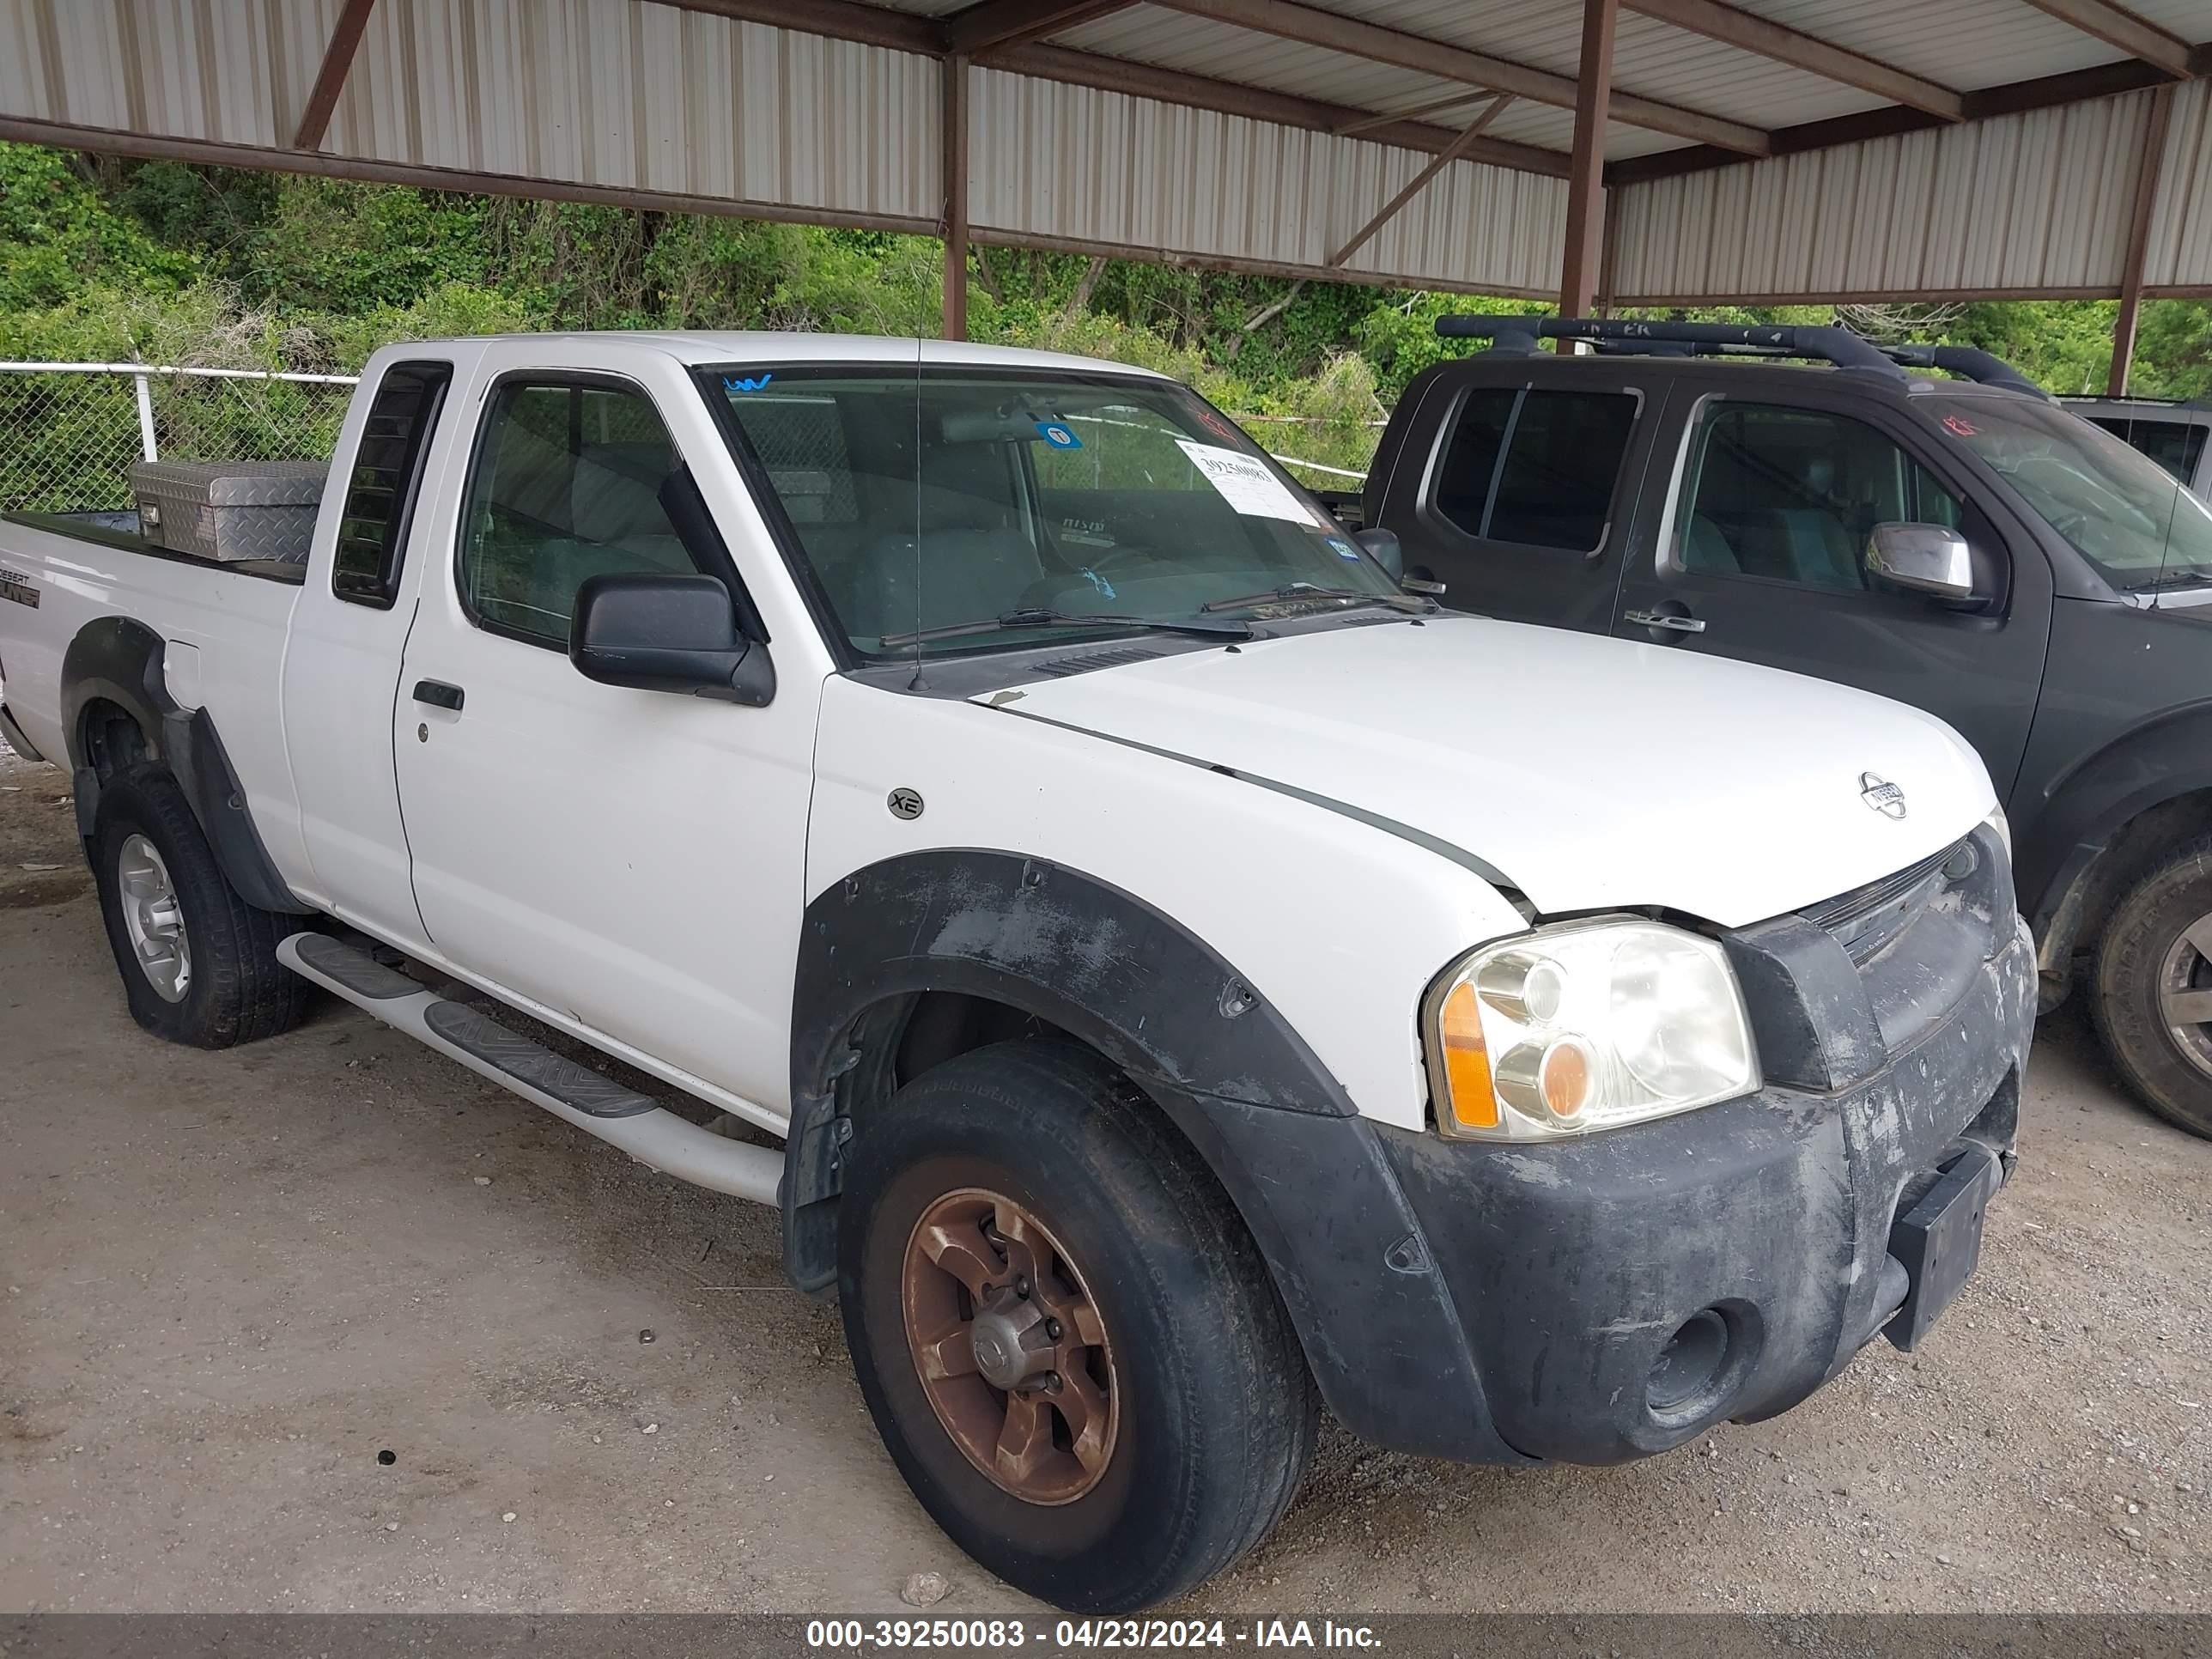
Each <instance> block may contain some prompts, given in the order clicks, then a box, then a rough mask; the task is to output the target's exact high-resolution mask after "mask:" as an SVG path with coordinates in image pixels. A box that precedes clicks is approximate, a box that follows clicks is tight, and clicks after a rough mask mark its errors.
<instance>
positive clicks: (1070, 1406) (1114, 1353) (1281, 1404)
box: [838, 1041, 1319, 1613]
mask: <svg viewBox="0 0 2212 1659" xmlns="http://www.w3.org/2000/svg"><path fill="white" fill-rule="evenodd" d="M841 1211H842V1214H841V1221H840V1226H839V1237H838V1255H839V1261H838V1288H839V1291H840V1295H841V1298H842V1308H843V1316H844V1322H845V1334H846V1339H847V1341H848V1344H849V1346H850V1347H851V1349H852V1352H853V1361H854V1369H855V1370H857V1372H858V1373H859V1376H860V1390H861V1393H862V1394H863V1395H864V1396H865V1397H866V1400H867V1402H868V1409H869V1411H870V1413H872V1415H873V1416H874V1418H875V1421H876V1426H877V1429H878V1431H880V1432H881V1434H882V1435H883V1437H884V1443H885V1445H886V1446H888V1447H889V1449H890V1453H891V1456H892V1458H893V1459H894V1460H895V1461H896V1462H897V1464H898V1467H899V1471H900V1473H901V1474H903V1475H904V1476H905V1477H906V1480H907V1484H908V1486H911V1487H912V1488H913V1489H914V1492H915V1496H916V1497H917V1498H920V1499H921V1504H922V1506H923V1507H924V1508H925V1509H927V1510H928V1511H929V1513H930V1514H931V1516H933V1517H934V1518H935V1520H936V1521H937V1522H938V1524H939V1526H941V1527H942V1528H945V1532H946V1533H947V1534H950V1535H951V1538H952V1540H953V1541H954V1542H955V1543H957V1544H958V1545H959V1546H960V1547H961V1548H963V1550H965V1551H967V1553H969V1555H971V1556H973V1557H974V1558H975V1559H976V1560H977V1561H979V1562H981V1564H982V1565H984V1566H986V1567H987V1568H989V1569H990V1570H991V1571H993V1572H995V1573H996V1574H998V1575H999V1576H1000V1577H1001V1578H1004V1579H1006V1581H1007V1582H1008V1583H1012V1584H1013V1585H1015V1586H1016V1587H1018V1588H1019V1589H1024V1590H1026V1591H1028V1592H1029V1593H1030V1594H1031V1595H1036V1596H1038V1597H1040V1598H1042V1600H1044V1601H1049V1602H1052V1603H1054V1605H1056V1606H1059V1607H1066V1608H1069V1609H1071V1610H1073V1611H1078V1612H1085V1613H1122V1612H1128V1611H1132V1610H1133V1609H1136V1608H1139V1607H1149V1606H1151V1605H1152V1604H1153V1603H1154V1602H1157V1601H1162V1600H1164V1599H1165V1598H1166V1597H1169V1596H1170V1595H1176V1594H1177V1593H1178V1592H1180V1591H1182V1590H1185V1589H1189V1588H1190V1587H1192V1586H1193V1585H1194V1584H1197V1583H1200V1581H1202V1580H1204V1579H1206V1578H1208V1577H1212V1575H1213V1574H1214V1573H1216V1572H1218V1571H1221V1570H1222V1569H1223V1568H1225V1567H1226V1566H1227V1565H1229V1564H1230V1563H1231V1562H1232V1561H1234V1560H1236V1559H1237V1558H1238V1557H1239V1556H1241V1555H1243V1553H1245V1552H1246V1551H1247V1550H1249V1549H1250V1548H1251V1547H1253V1546H1254V1545H1255V1544H1257V1543H1258V1542H1259V1541H1261V1539H1262V1538H1264V1537H1265V1536H1267V1533H1268V1532H1269V1531H1270V1530H1271V1529H1272V1528H1273V1526H1274V1524H1275V1522H1277V1521H1278V1520H1279V1519H1280V1517H1281V1516H1282V1514H1283V1511H1284V1510H1285V1509H1287V1508H1288V1507H1289V1505H1290V1502H1291V1498H1292V1496H1293V1495H1294V1494H1295V1493H1296V1492H1297V1486H1298V1481H1299V1480H1300V1479H1301V1478H1302V1476H1303V1475H1304V1470H1305V1466H1306V1462H1307V1460H1308V1459H1309V1457H1310V1455H1311V1452H1312V1449H1313V1443H1314V1438H1315V1435H1316V1426H1317V1424H1318V1420H1319V1407H1318V1403H1317V1401H1316V1395H1315V1390H1314V1386H1313V1383H1312V1379H1311V1377H1310V1374H1309V1373H1308V1371H1307V1370H1306V1365H1305V1359H1304V1354H1303V1353H1302V1352H1300V1350H1299V1347H1298V1344H1297V1335H1296V1333H1295V1332H1294V1331H1293V1330H1292V1328H1291V1322H1290V1319H1289V1316H1288V1315H1287V1314H1286V1313H1285V1311H1284V1309H1283V1306H1282V1303H1281V1301H1280V1299H1279V1297H1277V1295H1276V1293H1275V1290H1274V1286H1273V1283H1272V1281H1271V1280H1270V1279H1268V1277H1267V1267H1266V1265H1265V1264H1264V1263H1263V1262H1262V1261H1261V1259H1260V1254H1259V1250H1258V1249H1257V1247H1256V1246H1255V1244H1254V1243H1253V1242H1252V1239H1251V1236H1250V1235H1249V1233H1248V1232H1247V1231H1245V1229H1244V1226H1243V1221H1242V1220H1241V1219H1240V1218H1239V1217H1238V1216H1237V1213H1236V1211H1235V1209H1234V1208H1233V1207H1232V1206H1231V1204H1230V1202H1229V1200H1228V1198H1227V1196H1226V1195H1225V1194H1223V1192H1222V1191H1221V1189H1220V1188H1219V1187H1218V1184H1216V1182H1214V1180H1213V1178H1212V1175H1211V1174H1210V1173H1209V1172H1208V1171H1207V1170H1205V1168H1204V1167H1203V1166H1202V1165H1200V1164H1199V1163H1198V1161H1197V1160H1196V1159H1195V1158H1194V1156H1193V1155H1192V1153H1191V1152H1190V1150H1189V1149H1188V1146H1185V1145H1184V1144H1183V1143H1182V1141H1181V1140H1180V1139H1178V1138H1177V1137H1176V1135H1175V1134H1174V1133H1173V1132H1172V1131H1171V1130H1170V1128H1169V1127H1167V1125H1166V1124H1165V1123H1164V1122H1163V1121H1161V1120H1160V1119H1159V1118H1158V1115H1157V1114H1156V1113H1155V1111H1154V1109H1153V1108H1152V1106H1151V1105H1150V1103H1147V1102H1146V1101H1145V1100H1144V1099H1143V1098H1142V1097H1140V1096H1139V1094H1138V1093H1137V1091H1135V1089H1134V1088H1133V1086H1132V1085H1130V1084H1129V1082H1128V1081H1127V1079H1125V1078H1123V1077H1122V1076H1121V1074H1120V1073H1116V1072H1115V1071H1114V1070H1113V1069H1112V1068H1111V1067H1109V1066H1106V1065H1105V1064H1104V1063H1103V1061H1101V1060H1097V1058H1096V1057H1094V1056H1092V1055H1091V1054H1089V1053H1088V1052H1087V1051H1086V1050H1083V1049H1080V1048H1075V1047H1073V1045H1069V1044H1065V1043H1057V1042H1036V1041H1024V1042H1005V1043H999V1044H995V1045H994V1046H992V1047H990V1048H981V1049H977V1050H975V1052H974V1053H971V1054H963V1055H962V1056H960V1057H959V1058H957V1059H956V1060H949V1061H947V1062H946V1063H945V1064H944V1065H942V1066H938V1067H936V1068H934V1069H933V1070H931V1071H929V1072H927V1073H923V1074H922V1075H921V1077H919V1078H917V1079H915V1080H914V1081H913V1082H911V1083H909V1084H908V1085H906V1086H905V1087H904V1088H902V1089H901V1090H900V1091H898V1093H897V1095H896V1097H894V1098H893V1099H892V1101H891V1102H890V1105H889V1106H888V1107H887V1108H886V1109H885V1111H884V1114H883V1115H881V1116H880V1117H878V1118H877V1119H875V1120H874V1121H871V1122H869V1123H867V1124H866V1125H865V1126H864V1127H863V1129H862V1132H861V1133H860V1136H859V1138H858V1139H856V1140H855V1141H854V1145H853V1152H852V1157H851V1163H850V1165H849V1169H848V1177H847V1181H846V1186H845V1192H844V1197H843V1200H842V1206H841Z"/></svg>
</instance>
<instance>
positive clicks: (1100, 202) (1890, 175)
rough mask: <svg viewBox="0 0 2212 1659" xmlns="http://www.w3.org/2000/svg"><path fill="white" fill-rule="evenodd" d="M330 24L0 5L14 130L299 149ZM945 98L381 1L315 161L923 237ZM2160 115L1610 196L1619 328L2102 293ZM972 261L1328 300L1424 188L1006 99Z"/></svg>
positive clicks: (1478, 263) (1521, 232) (1537, 228)
mask: <svg viewBox="0 0 2212 1659" xmlns="http://www.w3.org/2000/svg"><path fill="white" fill-rule="evenodd" d="M339 7H340V0H0V115H5V116H12V117H17V118H24V119H27V120H32V121H42V122H56V123H66V124H70V125H76V126H82V127H90V128H100V129H107V130H111V131H125V132H130V133H137V134H150V135H157V136H160V137H172V138H182V139H188V140H196V141H201V142H208V143H227V144H234V145H244V146H249V147H251V148H252V149H255V150H258V151H262V152H273V151H281V150H283V149H284V148H285V147H287V146H288V145H289V142H290V138H291V136H292V133H293V131H294V130H295V127H296V125H297V123H298V121H299V118H300V112H301V110H302V109H303V108H304V106H305V105H306V103H307V94H308V89H309V88H310V87H311V86H312V85H313V80H314V76H315V72H316V70H317V68H318V66H319V63H320V61H321V58H322V52H323V48H324V46H325V42H326V41H327V40H328V39H329V37H330V33H331V27H332V25H333V24H334V23H335V21H337V14H338V10H339ZM938 98H939V69H938V66H937V64H935V63H934V62H933V61H932V60H930V59H928V58H923V57H920V56H917V55H914V54H911V53H905V52H892V51H887V50H884V49H882V48H879V47H873V46H860V45H856V44H853V43H850V42H843V41H834V40H827V39H824V38H823V37H821V36H818V35H812V34H808V33H804V32H800V31H796V30H786V29H779V28H773V27H767V26H764V25H759V24H751V23H739V22H735V21H731V20H729V19H726V18H722V17H717V16H714V15H708V14H706V13H703V12H699V11H690V10H684V9H678V8H676V7H673V6H668V5H654V4H638V3H631V0H380V3H379V4H378V5H377V6H376V7H375V9H374V10H373V11H372V12H371V14H370V21H369V27H368V34H367V36H366V38H365V39H364V40H363V43H362V52H361V55H360V57H359V58H358V59H357V60H356V64H355V65H354V68H353V71H352V74H351V76H350V77H349V80H348V82H347V84H346V90H345V93H344V95H343V98H342V99H341V100H340V102H339V105H338V107H337V111H336V112H335V114H334V116H333V118H332V120H331V127H330V131H329V133H328V135H327V137H326V139H325V144H324V149H325V153H326V154H328V155H332V156H337V157H341V158H352V159H356V160H359V161H366V162H371V163H377V164H381V165H384V166H386V167H406V168H414V167H422V168H439V169H452V170H455V171H458V172H460V173H473V174H479V175H494V176H497V177H503V178H508V179H529V180H537V181H540V182H542V183H544V184H546V185H550V186H554V187H556V188H557V187H558V186H562V185H570V186H580V187H585V188H590V189H598V190H603V191H626V190H640V191H658V192H663V193H665V194H667V195H670V196H672V197H678V198H688V199H689V200H690V202H692V203H695V204H728V205H729V206H730V207H731V208H732V210H736V211H739V212H744V211H764V212H770V213H780V214H782V215H786V216H800V217H803V216H809V215H817V216H832V217H836V216H848V217H851V218H856V219H858V220H860V221H861V222H869V223H879V224H884V225H889V226H892V227H896V228H928V227H930V226H932V225H933V224H934V223H935V222H936V221H937V219H938V216H939V211H940V208H941V200H942V186H941V184H940V181H939V178H938V167H937V135H938V129H939V113H938ZM2149 105H2150V94H2148V93H2139V94H2130V95H2127V96H2124V97H2118V98H2109V99H2103V100H2096V101H2093V102H2089V103H2084V104H2078V105H2074V106H2069V107H2067V108H2063V109H2057V110H2050V111H2044V112H2037V113H2033V114H2029V115H2022V116H2015V117H2008V118H2003V119H2001V120H1995V121H1986V122H1981V123H1977V124H1974V125H1967V126H1960V127H1954V128H1949V129H1945V130H1941V131H1929V132H1923V133H1917V134H1913V135H1911V136H1908V137H1897V138H1889V139H1881V140H1876V141H1873V142H1870V143H1863V144H1858V145H1853V146H1849V147H1844V148H1839V149H1830V150H1823V151H1817V152H1814V153H1812V154H1808V155H1800V156H1794V157H1787V158H1782V159H1778V160H1773V161H1759V162H1753V163H1748V164H1745V165H1741V166H1736V167H1724V168H1720V169H1717V170H1714V171H1711V172H1707V173H1695V174H1692V175H1688V176H1686V177H1682V178H1677V179H1664V180H1660V181H1656V182H1654V183H1650V184H1644V185H1631V186H1628V187H1626V189H1624V190H1622V191H1620V200H1619V202H1618V204H1617V209H1618V211H1617V215H1616V220H1615V222H1616V225H1617V230H1618V235H1617V242H1616V247H1615V250H1614V254H1613V291H1614V292H1615V293H1617V294H1618V295H1619V296H1620V299H1621V300H1622V301H1623V302H1627V303H1633V302H1636V301H1707V300H1789V299H1796V298H1804V299H1809V300H1821V299H1832V298H1839V297H1849V296H1856V295H1867V296H1871V295H1883V296H1900V295H1940V294H1967V293H1984V294H1986V293H2038V292H2039V293H2059V294H2066V293H2110V292H2112V291H2113V289H2114V288H2115V287H2116V285H2117V283H2118V277H2119V267H2120V261H2121V258H2122V257H2123V253H2124V246H2125V243H2126V240H2127V230H2128V220H2129V215H2130V207H2131V204H2132V203H2133V200H2134V195H2135V179H2136V168H2137V165H2138V162H2139V160H2140V157H2141V155H2142V149H2143V144H2144V134H2145V124H2146V121H2147V119H2148V112H2149ZM970 155H971V167H972V172H971V178H972V189H973V199H972V205H971V218H972V220H973V222H974V223H975V226H976V227H977V228H979V230H980V231H981V232H982V233H983V234H986V235H996V236H1000V237H1005V238H1008V239H1012V240H1033V241H1043V242H1048V243H1060V244H1067V243H1073V244H1081V245H1087V246H1102V247H1113V248H1117V249H1127V250H1130V251H1134V252H1146V253H1151V254H1158V255H1161V256H1164V257H1168V258H1176V257H1182V258H1195V259H1200V260H1218V261H1228V262H1233V263H1239V264H1247V265H1253V266H1259V267H1263V268H1270V269H1278V270H1296V271H1305V272H1316V273H1318V272H1319V271H1320V270H1321V269H1322V261H1323V260H1324V259H1325V258H1327V257H1328V253H1329V252H1331V251H1332V250H1333V249H1334V248H1335V247H1336V246H1340V244H1341V243H1342V242H1343V241H1344V240H1346V239H1347V238H1348V237H1349V236H1350V235H1351V234H1352V232H1353V231H1354V230H1356V229H1357V228H1358V227H1359V226H1360V225H1361V224H1363V223H1364V222H1365V221H1366V220H1367V218H1368V217H1369V216H1370V215H1371V214H1372V213H1373V212H1374V211H1375V210H1376V208H1378V207H1379V206H1380V205H1381V204H1383V202H1384V201H1386V200H1388V199H1389V197H1390V196H1391V195H1392V194H1393V193H1394V192H1395V191H1396V190H1397V188H1398V187H1399V186H1400V185H1401V184H1403V183H1404V182H1405V181H1406V180H1407V179H1410V178H1411V177H1412V176H1413V173H1415V172H1416V171H1417V170H1418V169H1419V167H1422V166H1423V165H1425V162H1426V160H1427V158H1426V157H1425V156H1422V155H1416V154H1413V153H1411V152H1408V151H1404V150H1398V149H1388V148H1385V147H1383V146H1381V145H1377V144H1373V143H1367V142H1364V141H1363V140H1358V139H1351V138H1341V137H1334V136H1331V135H1328V134H1325V133H1317V132H1310V131H1302V130H1297V129H1291V128H1285V127H1279V126H1275V125H1270V124H1267V123H1262V122H1255V121H1249V120H1245V119H1243V118H1237V117H1231V116H1225V115H1217V114H1210V113H1206V112H1200V111H1195V110H1191V109H1187V108H1183V107H1181V106H1171V105H1166V104H1161V103H1157V102H1153V101H1152V100H1145V99H1140V98H1135V97H1130V96H1127V95H1124V94H1117V93H1110V92H1103V91H1098V90H1095V89H1091V88H1077V87H1070V86H1065V85H1061V84H1058V83H1055V82H1042V81H1037V80H1032V79H1030V78H1027V77H1024V76H1012V75H1008V74H1005V73H1002V72H998V71H994V70H978V71H976V72H975V74H974V77H973V80H972V82H971V111H970ZM2208 192H2212V93H2208V88H2207V86H2206V83H2204V82H2201V81H2200V82H2191V83H2189V84H2187V85H2185V86H2183V87H2180V88H2178V89H2177V91H2176V93H2175V94H2174V108H2173V112H2172V123H2171V126H2170V131H2169V133H2168V137H2167V142H2166V173H2165V187H2164V189H2163V191H2162V192H2161V195H2160V204H2159V207H2158V210H2157V212H2156V214H2155V216H2154V223H2153V225H2152V229H2151V235H2150V240H2149V254H2148V270H2147V281H2148V284H2149V286H2150V288H2151V289H2152V290H2153V291H2154V292H2156V291H2158V290H2159V289H2171V288H2185V289H2190V288H2193V289H2200V290H2201V289H2205V288H2207V287H2212V216H2208V215H2206V214H2205V213H2203V211H2202V210H2201V208H2200V203H2201V202H2202V200H2203V198H2204V197H2205V196H2206V195H2207V194H2208ZM1565 197H1566V187H1565V184H1564V183H1563V182H1562V181H1560V180H1559V179H1552V178H1547V177H1541V176H1537V175H1534V174H1529V173H1516V172H1509V171H1505V170H1503V169H1499V168H1495V167H1485V166H1480V165H1477V164H1474V163H1470V162H1459V163H1455V164H1454V165H1453V166H1451V167H1449V168H1447V169H1446V170H1445V172H1444V173H1443V174H1442V175H1440V176H1439V177H1438V178H1437V179H1435V180H1434V181H1432V182H1431V185H1429V187H1428V188H1427V189H1426V190H1425V191H1423V192H1422V193H1421V194H1420V195H1419V197H1416V198H1415V199H1414V201H1413V203H1412V204H1410V205H1409V206H1408V207H1407V209H1406V210H1404V212H1403V213H1401V215H1400V216H1398V217H1397V218H1396V219H1395V220H1394V221H1393V222H1391V223H1390V224H1389V226H1388V227H1386V228H1384V230H1383V232H1382V233H1381V234H1379V235H1377V236H1376V238H1375V239H1374V240H1372V241H1370V243H1368V244H1367V246H1365V247H1364V248H1362V249H1361V250H1359V251H1358V253H1356V254H1355V255H1354V256H1353V258H1352V261H1351V264H1350V267H1349V270H1350V271H1351V272H1352V274H1357V275H1361V276H1370V277H1374V278H1378V279H1382V280H1386V281H1391V282H1399V283H1419V284H1429V285H1434V286H1452V287H1463V288H1474V289H1492V290H1497V291H1501V292H1507V293H1516V294H1524V295H1536V296H1548V295H1551V294H1552V293H1553V292H1554V291H1556V289H1557V285H1558V282H1559V257H1560V255H1559V250H1560V246H1561V243H1562V240H1563V233H1564V222H1565Z"/></svg>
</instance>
